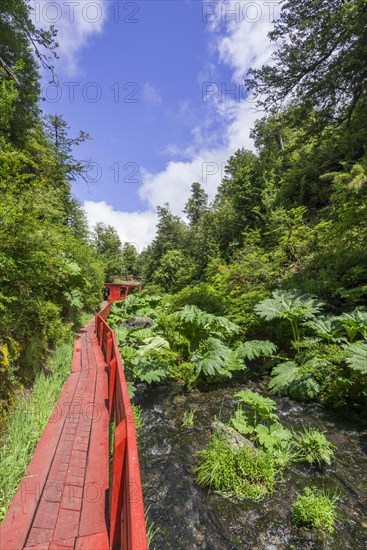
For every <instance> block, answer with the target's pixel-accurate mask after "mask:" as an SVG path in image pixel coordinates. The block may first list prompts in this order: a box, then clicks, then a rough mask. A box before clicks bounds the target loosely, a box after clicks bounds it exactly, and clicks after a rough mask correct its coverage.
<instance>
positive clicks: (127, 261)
mask: <svg viewBox="0 0 367 550" xmlns="http://www.w3.org/2000/svg"><path fill="white" fill-rule="evenodd" d="M138 257H139V255H138V252H137V250H136V247H135V246H134V245H133V244H132V243H124V246H123V247H122V270H123V272H124V273H125V274H126V275H139V273H138V267H137V262H138Z"/></svg>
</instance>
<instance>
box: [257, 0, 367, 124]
mask: <svg viewBox="0 0 367 550" xmlns="http://www.w3.org/2000/svg"><path fill="white" fill-rule="evenodd" d="M269 36H270V38H271V40H272V41H273V42H274V44H275V43H276V45H277V47H276V49H275V53H274V55H273V60H274V63H272V64H271V65H265V66H263V67H262V68H261V69H257V70H251V71H250V74H251V77H250V78H249V79H248V80H247V84H248V86H249V87H250V88H252V89H253V90H254V91H255V94H256V96H257V97H258V99H259V104H260V105H261V106H262V107H264V108H265V109H266V110H278V109H279V108H282V106H284V104H285V102H287V103H289V101H292V102H294V103H295V104H298V105H303V106H306V107H307V108H309V109H314V110H315V111H317V112H318V113H319V114H320V115H321V117H322V118H323V119H324V120H326V121H331V120H335V119H337V120H344V119H350V117H351V115H352V113H353V111H354V109H355V108H356V106H357V104H358V103H359V102H361V101H364V102H365V101H366V91H367V2H366V0H317V1H315V0H285V1H283V2H282V8H281V13H280V18H279V20H278V21H276V23H275V28H274V30H273V31H272V32H270V34H269Z"/></svg>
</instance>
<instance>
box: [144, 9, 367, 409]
mask: <svg viewBox="0 0 367 550" xmlns="http://www.w3.org/2000/svg"><path fill="white" fill-rule="evenodd" d="M366 23H367V9H366V2H365V0H354V1H348V2H341V1H340V2H330V1H328V0H325V1H323V2H317V3H315V2H311V1H306V2H305V1H301V0H288V1H285V2H283V3H282V15H281V17H280V19H279V21H278V22H277V23H276V24H275V28H274V31H273V32H272V33H271V38H272V40H274V41H277V48H276V52H275V54H274V63H273V64H272V65H271V66H264V67H263V68H262V69H261V70H258V71H252V72H251V73H250V76H249V78H248V80H247V84H248V86H249V88H250V90H253V92H254V94H255V97H257V98H258V104H259V106H260V107H261V106H263V107H265V108H266V109H265V110H266V111H267V112H266V114H265V116H264V117H263V118H262V119H260V120H258V121H257V122H256V124H255V127H254V128H253V129H252V137H253V139H254V142H255V146H256V151H255V152H251V151H246V150H244V149H240V150H238V151H236V152H235V153H234V154H233V155H232V156H231V157H230V159H229V160H228V162H227V165H226V168H225V176H224V178H223V181H222V183H221V185H220V187H219V189H218V192H217V195H216V197H215V198H214V200H213V201H212V203H211V204H209V203H208V197H207V195H206V193H205V191H204V189H203V188H202V186H201V185H200V184H199V183H198V182H196V183H194V184H193V185H192V192H191V197H190V199H189V200H188V202H187V204H186V207H185V209H184V213H185V215H186V218H185V219H186V221H184V220H182V219H181V218H179V217H177V216H174V215H172V213H171V212H170V208H169V205H168V204H166V205H164V206H162V207H161V208H159V209H158V215H159V223H158V227H157V234H156V236H155V239H154V241H153V242H152V244H151V245H150V246H149V247H148V248H147V250H146V251H144V252H143V253H142V254H141V256H140V259H139V261H140V268H141V271H142V274H143V277H144V280H145V283H148V286H147V287H146V288H149V289H150V290H151V291H152V292H155V293H157V294H160V293H162V292H165V293H169V294H171V295H172V298H171V303H172V304H173V305H175V306H177V307H178V308H179V307H180V306H188V305H190V306H197V307H199V308H200V309H201V310H202V311H203V312H205V315H208V314H215V315H218V316H220V317H224V318H226V319H227V320H228V321H230V322H232V323H235V324H236V325H237V329H236V334H235V338H234V339H233V338H232V343H234V342H235V344H234V349H235V350H237V349H239V348H240V345H241V342H245V341H253V340H255V339H256V340H263V339H265V340H270V341H271V342H273V343H274V345H276V346H277V349H278V351H277V357H276V358H273V359H272V361H271V363H269V369H272V374H273V376H274V378H273V379H272V382H271V384H270V388H271V389H272V390H273V391H276V392H281V393H286V394H288V395H291V396H292V397H295V398H298V399H313V398H319V399H322V400H325V401H330V402H332V403H334V404H342V403H344V402H345V401H346V400H347V401H349V402H355V403H357V402H359V403H363V402H364V401H365V399H366V396H367V341H366V339H367V332H366V322H367V310H366V299H367V249H366V246H365V244H366V242H367V201H366V198H367V197H366V195H367V149H366V146H367V125H366V115H367V93H366V88H367V77H366V74H367V73H366V66H365V64H366V43H367V40H366V38H367V37H366V28H367V24H366ZM184 311H185V310H183V312H184ZM183 312H182V313H179V314H178V315H181V316H182V315H184V313H183ZM218 346H219V344H218ZM211 349H213V348H211ZM218 352H219V347H218ZM269 355H270V353H269ZM216 357H217V358H218V357H220V354H219V353H216ZM186 359H188V357H187V356H186ZM190 361H195V359H194V357H192V358H191V359H190ZM205 368H208V367H205ZM211 368H212V369H217V370H218V367H216V363H215V362H214V361H213V363H212V366H211Z"/></svg>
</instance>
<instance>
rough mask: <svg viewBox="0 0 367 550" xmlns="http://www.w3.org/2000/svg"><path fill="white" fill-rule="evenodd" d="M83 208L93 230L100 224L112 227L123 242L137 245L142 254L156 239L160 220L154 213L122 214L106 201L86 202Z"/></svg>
mask: <svg viewBox="0 0 367 550" xmlns="http://www.w3.org/2000/svg"><path fill="white" fill-rule="evenodd" d="M83 206H84V210H85V212H86V215H87V219H88V224H89V227H90V228H91V229H93V227H94V226H95V225H96V224H97V223H98V222H102V223H105V224H106V225H112V226H113V227H114V228H115V229H116V231H117V233H118V235H119V237H120V239H121V242H123V243H124V242H131V243H135V244H136V246H137V249H138V251H140V252H141V251H142V249H143V248H144V247H145V246H147V245H148V244H149V243H150V242H151V241H152V240H153V238H154V235H155V229H156V224H157V219H158V218H157V215H156V214H155V213H154V212H150V211H146V212H121V211H119V210H114V208H113V206H111V205H109V204H107V203H106V202H105V201H102V202H94V201H85V203H84V205H83Z"/></svg>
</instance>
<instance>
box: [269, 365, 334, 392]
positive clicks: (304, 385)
mask: <svg viewBox="0 0 367 550" xmlns="http://www.w3.org/2000/svg"><path fill="white" fill-rule="evenodd" d="M311 361H313V363H311V362H306V363H305V364H304V365H303V366H302V367H300V366H298V365H297V364H296V363H295V362H294V361H286V362H285V363H282V364H281V365H277V366H276V367H274V369H273V370H272V375H273V378H272V379H271V380H270V382H269V389H271V390H273V391H275V392H276V393H279V394H280V395H289V396H290V397H292V398H293V399H299V400H306V401H307V400H309V399H314V398H315V397H317V395H318V394H319V393H320V386H319V384H318V383H317V382H316V380H315V378H314V376H313V373H312V370H313V369H315V368H317V366H320V365H321V364H322V365H324V364H325V362H322V363H320V361H319V360H318V358H313V360H311ZM307 370H311V372H307Z"/></svg>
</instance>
